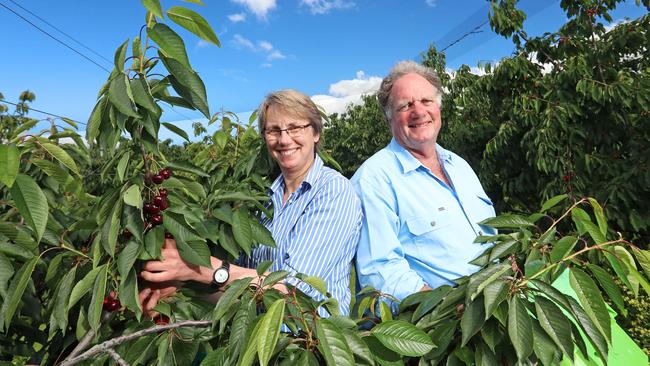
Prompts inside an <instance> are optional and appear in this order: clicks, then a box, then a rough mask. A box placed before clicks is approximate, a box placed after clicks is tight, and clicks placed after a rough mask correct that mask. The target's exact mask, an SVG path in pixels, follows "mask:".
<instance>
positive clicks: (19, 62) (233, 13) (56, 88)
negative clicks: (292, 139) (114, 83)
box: [0, 0, 645, 130]
mask: <svg viewBox="0 0 650 366" xmlns="http://www.w3.org/2000/svg"><path fill="white" fill-rule="evenodd" d="M161 2H162V5H163V9H167V8H169V7H171V6H175V5H181V6H186V7H189V8H191V9H193V10H195V11H197V12H199V13H200V14H202V15H203V16H204V17H205V18H206V19H207V20H208V21H209V22H210V24H211V25H212V26H213V28H214V30H215V32H216V33H217V36H218V37H219V39H220V41H221V43H222V47H221V48H218V47H215V46H212V45H209V44H206V43H205V42H203V41H200V40H199V39H198V38H197V37H195V36H194V35H192V34H190V33H188V32H185V31H183V30H182V29H180V28H179V27H177V26H175V25H172V23H171V22H170V21H168V22H167V23H168V24H170V25H171V26H172V27H174V29H175V30H177V31H178V32H179V33H180V34H181V35H182V36H183V38H184V40H185V43H186V46H187V48H188V54H189V58H190V61H191V63H192V66H193V67H194V68H195V70H197V71H198V72H199V74H200V75H201V77H202V78H203V81H204V82H205V84H206V87H207V91H208V100H209V104H210V109H211V112H212V113H214V112H216V111H218V110H220V109H221V108H222V107H223V108H224V109H225V110H229V111H234V112H246V111H251V110H253V109H255V108H256V107H257V105H258V104H259V102H260V101H261V99H262V98H263V97H264V95H266V94H267V93H269V92H271V91H273V90H277V89H282V88H294V89H298V90H300V91H302V92H304V93H306V94H308V95H311V96H313V98H314V100H316V101H317V102H318V103H319V104H321V105H322V106H323V107H325V109H326V110H327V111H328V112H338V111H342V110H343V108H344V105H345V103H346V102H350V101H355V100H358V99H359V95H360V94H361V93H363V92H368V91H372V90H374V89H376V87H377V85H378V82H379V80H380V78H381V77H382V76H383V75H385V74H386V72H387V71H388V70H389V69H390V67H391V66H392V65H393V64H394V63H395V62H396V61H398V60H403V59H414V60H417V59H418V57H419V54H420V53H421V52H423V51H425V50H426V49H427V47H428V45H429V44H431V43H433V44H436V45H437V46H438V47H439V48H442V47H444V46H446V45H448V44H449V43H451V42H453V41H454V40H456V39H458V38H459V37H461V36H462V35H463V34H465V33H467V32H469V31H470V30H472V29H473V28H474V27H476V26H478V25H480V24H481V23H483V22H484V21H485V20H487V12H488V3H487V2H486V1H483V0H471V1H470V0H403V1H387V0H290V1H281V0H204V3H205V4H206V6H197V5H195V4H191V3H188V2H182V1H178V0H176V1H171V0H170V1H168V0H162V1H161ZM16 4H19V5H20V6H22V7H23V8H24V9H21V8H20V7H19V6H18V5H16ZM3 5H4V6H3ZM520 7H521V8H522V9H523V10H524V11H526V12H527V13H528V14H529V17H528V19H527V21H526V23H525V26H526V30H527V31H528V32H529V34H541V33H543V32H546V31H555V30H557V29H558V28H559V26H561V24H563V23H564V22H565V20H566V19H565V16H564V13H563V12H562V10H561V9H560V6H559V0H523V1H521V2H520ZM7 8H10V9H12V10H14V11H15V12H16V13H19V14H20V15H22V16H24V17H25V18H27V19H28V20H30V21H31V22H33V23H34V24H35V25H37V26H39V27H41V28H42V29H44V30H45V31H47V32H49V33H50V34H52V35H53V36H55V37H56V38H59V39H60V40H62V41H63V42H65V43H67V44H69V45H70V46H72V47H73V48H75V49H77V50H78V51H80V52H81V53H83V54H85V55H87V56H88V57H89V58H91V59H93V60H94V61H95V62H96V63H98V64H100V65H101V66H103V67H105V68H107V69H111V68H112V59H113V54H114V51H115V49H116V48H117V47H118V46H119V45H120V44H121V43H122V42H124V41H125V40H126V39H127V38H128V39H133V37H134V36H135V35H137V34H138V31H139V29H140V27H141V26H142V25H143V24H144V14H145V10H144V7H143V6H142V5H141V3H140V1H137V0H112V1H72V0H57V1H43V0H0V34H2V35H3V37H2V50H3V52H2V53H3V55H2V56H1V57H0V70H2V71H1V72H0V92H1V93H2V94H3V95H4V97H5V100H7V101H11V102H15V101H16V100H17V99H18V95H19V94H20V92H21V91H23V90H26V89H29V90H31V91H32V92H34V93H35V94H36V101H35V102H34V103H33V104H32V106H33V108H36V109H40V110H44V111H47V112H51V113H55V114H58V115H63V116H66V117H69V118H72V119H74V120H77V121H82V122H85V121H86V120H87V118H88V115H89V114H90V111H91V110H92V107H93V106H94V103H95V100H96V96H97V91H98V90H99V88H100V87H101V85H102V84H103V83H104V82H105V81H106V78H107V76H108V73H107V72H106V71H104V70H102V69H101V68H100V67H99V66H97V65H95V64H93V63H91V62H89V61H88V60H86V59H84V58H82V57H81V56H79V55H78V54H76V53H74V52H73V51H71V50H70V49H68V48H66V47H65V46H63V45H61V44H60V43H58V42H56V41H55V40H53V39H51V38H50V37H48V36H47V35H45V34H43V33H42V32H40V31H38V30H37V29H35V28H34V27H33V26H31V25H29V24H28V23H27V22H25V21H24V20H22V19H20V18H19V17H18V16H16V15H15V14H13V13H12V12H10V11H9V10H8V9H7ZM25 9H26V10H29V11H30V12H32V13H34V14H36V15H38V16H39V17H41V18H42V19H45V20H46V21H47V22H49V23H51V24H52V25H54V26H55V27H57V28H59V29H60V30H62V31H64V32H65V33H67V34H68V35H70V36H72V37H74V38H75V39H76V40H78V41H80V42H81V43H83V44H84V45H86V46H88V47H89V48H90V49H92V50H93V51H95V52H97V53H98V54H99V55H101V56H102V57H103V58H105V59H108V60H110V61H111V62H108V61H106V60H104V59H103V58H102V57H100V56H98V55H96V54H94V53H93V52H91V51H89V50H88V49H85V48H84V47H83V46H80V45H79V44H77V43H75V41H73V40H71V39H70V38H68V37H66V36H65V35H63V34H61V33H59V32H58V31H57V30H55V29H53V28H51V27H50V26H49V25H47V24H45V23H43V22H42V21H41V20H39V19H37V18H35V17H34V16H33V15H31V14H29V13H28V12H26V11H25ZM644 13H645V9H644V8H642V7H637V6H636V5H635V3H634V1H633V0H628V1H626V2H625V3H623V4H621V5H619V7H618V9H617V11H616V12H615V13H614V14H613V17H614V19H615V20H620V19H623V18H624V17H629V18H636V17H638V16H640V15H642V14H644ZM512 50H513V46H512V44H511V42H510V41H508V40H506V39H503V38H502V37H500V36H497V35H495V34H494V33H492V32H491V30H490V28H489V26H488V25H485V26H483V27H482V28H480V31H479V32H478V33H476V34H472V35H470V36H468V37H466V38H465V39H463V40H462V41H461V42H459V43H458V44H456V45H454V46H453V47H451V48H449V49H448V51H447V62H448V67H449V68H450V69H456V68H458V67H459V66H460V65H461V64H467V65H469V66H476V65H477V64H479V63H485V62H494V61H497V60H499V59H501V58H503V57H505V56H508V55H509V54H510V53H511V52H512ZM175 109H176V111H173V110H168V111H166V113H165V114H164V116H163V121H180V120H186V119H187V117H189V118H192V119H196V120H198V119H200V114H199V113H197V112H194V111H190V110H185V109H182V108H178V107H176V108H175ZM30 116H32V117H34V118H39V119H40V118H45V117H46V116H45V115H42V114H39V113H36V112H33V113H31V114H30ZM178 125H179V126H180V127H183V128H186V129H188V130H189V129H190V122H187V121H186V122H182V121H181V122H179V123H178ZM81 129H82V130H83V128H81Z"/></svg>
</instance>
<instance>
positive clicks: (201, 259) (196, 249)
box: [176, 240, 212, 267]
mask: <svg viewBox="0 0 650 366" xmlns="http://www.w3.org/2000/svg"><path fill="white" fill-rule="evenodd" d="M176 247H177V248H178V253H179V254H180V255H181V258H183V260H185V261H187V262H190V263H192V264H196V265H197V266H203V267H211V266H212V265H211V264H210V248H208V245H207V244H206V243H205V242H202V241H187V242H183V241H178V240H177V241H176Z"/></svg>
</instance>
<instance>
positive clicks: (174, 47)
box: [149, 23, 192, 69]
mask: <svg viewBox="0 0 650 366" xmlns="http://www.w3.org/2000/svg"><path fill="white" fill-rule="evenodd" d="M149 37H150V38H151V39H152V40H153V41H154V42H156V44H157V45H158V47H160V51H161V52H162V53H163V54H164V55H165V56H167V57H170V58H173V59H174V60H177V61H178V62H180V63H181V64H183V66H185V67H187V68H188V69H191V68H192V67H191V66H190V60H189V59H188V58H187V52H186V50H185V43H184V42H183V39H182V38H181V37H180V36H179V35H178V34H177V33H176V32H174V31H173V30H172V29H171V28H169V27H168V26H166V25H165V24H162V23H156V24H155V25H154V26H153V27H152V28H150V29H149Z"/></svg>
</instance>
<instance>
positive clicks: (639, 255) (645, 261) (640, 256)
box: [632, 248, 650, 277]
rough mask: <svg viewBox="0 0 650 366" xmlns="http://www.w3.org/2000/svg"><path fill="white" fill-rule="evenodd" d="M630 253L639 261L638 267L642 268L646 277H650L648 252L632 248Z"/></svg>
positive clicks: (649, 255)
mask: <svg viewBox="0 0 650 366" xmlns="http://www.w3.org/2000/svg"><path fill="white" fill-rule="evenodd" d="M632 253H634V256H635V257H636V260H637V261H639V265H641V268H643V271H644V272H645V274H646V276H648V277H650V251H649V250H641V249H638V248H632Z"/></svg>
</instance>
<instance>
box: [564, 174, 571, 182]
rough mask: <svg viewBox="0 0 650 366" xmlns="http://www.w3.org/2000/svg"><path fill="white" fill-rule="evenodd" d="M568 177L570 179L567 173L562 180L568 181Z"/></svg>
mask: <svg viewBox="0 0 650 366" xmlns="http://www.w3.org/2000/svg"><path fill="white" fill-rule="evenodd" d="M569 179H571V176H570V175H569V174H567V175H565V176H563V177H562V180H563V181H565V182H568V181H569Z"/></svg>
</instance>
